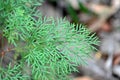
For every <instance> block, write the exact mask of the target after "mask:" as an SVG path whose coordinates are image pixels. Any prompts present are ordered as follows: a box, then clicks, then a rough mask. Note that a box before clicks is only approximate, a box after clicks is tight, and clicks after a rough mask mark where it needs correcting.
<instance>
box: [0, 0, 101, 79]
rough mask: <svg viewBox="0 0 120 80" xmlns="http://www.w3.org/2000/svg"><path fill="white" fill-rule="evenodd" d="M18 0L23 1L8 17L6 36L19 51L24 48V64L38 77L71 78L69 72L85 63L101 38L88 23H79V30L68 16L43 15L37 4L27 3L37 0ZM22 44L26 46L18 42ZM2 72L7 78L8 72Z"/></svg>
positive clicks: (18, 77)
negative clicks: (85, 58)
mask: <svg viewBox="0 0 120 80" xmlns="http://www.w3.org/2000/svg"><path fill="white" fill-rule="evenodd" d="M8 1H9V0H8ZM10 1H11V0H10ZM14 1H18V4H21V3H22V4H21V5H17V4H16V5H17V6H16V7H13V9H12V11H10V13H9V14H8V15H7V17H6V18H5V22H4V29H3V33H4V34H3V35H4V36H5V37H6V38H7V39H8V41H9V43H11V44H14V45H15V49H16V52H17V51H18V50H22V51H20V52H22V53H20V55H22V59H21V62H23V64H22V65H24V64H25V63H27V64H28V66H29V67H30V68H31V70H30V72H31V75H32V76H31V75H28V76H29V77H32V78H33V79H34V80H67V79H68V80H69V78H68V75H69V74H71V72H73V71H77V69H76V67H77V66H78V65H80V64H81V63H83V62H84V60H83V58H84V57H88V55H89V53H91V52H92V51H93V50H94V47H93V46H92V45H97V44H98V43H99V42H98V38H97V37H95V36H94V34H93V35H91V36H90V34H91V32H90V31H89V30H88V29H86V28H85V26H84V25H77V26H76V29H75V25H74V24H70V22H68V21H67V20H66V19H53V18H46V17H43V16H42V15H41V14H40V12H37V11H35V10H34V9H35V8H33V7H34V6H32V7H30V6H28V4H27V5H26V3H27V1H28V3H29V4H32V3H33V2H32V1H34V0H14ZM14 1H11V2H14ZM29 1H30V2H29ZM0 2H1V1H0ZM35 2H37V0H35ZM12 5H13V4H12ZM14 5H15V3H14ZM6 13H7V11H6ZM20 43H24V45H18V44H20ZM1 70H3V71H2V72H4V69H1ZM20 70H21V69H18V68H16V67H15V66H14V68H13V69H12V71H15V72H16V74H18V75H20V74H21V71H20ZM8 71H9V68H8ZM17 71H20V74H19V72H17ZM7 73H8V74H9V72H7ZM12 73H13V74H14V72H12ZM0 75H1V76H2V77H1V79H3V75H4V73H0ZM9 77H10V78H11V79H9ZM6 78H7V79H8V80H18V79H22V76H17V77H16V76H15V79H14V77H13V76H11V75H9V76H6ZM26 80H27V79H26Z"/></svg>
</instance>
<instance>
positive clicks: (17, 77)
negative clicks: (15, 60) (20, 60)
mask: <svg viewBox="0 0 120 80" xmlns="http://www.w3.org/2000/svg"><path fill="white" fill-rule="evenodd" d="M27 77H28V76H23V74H22V72H21V66H20V65H18V66H16V65H15V66H14V67H11V64H9V66H8V67H7V68H1V67H0V80H26V79H27Z"/></svg>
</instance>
